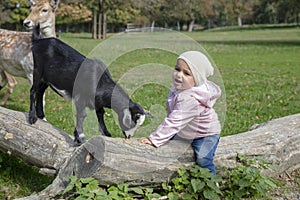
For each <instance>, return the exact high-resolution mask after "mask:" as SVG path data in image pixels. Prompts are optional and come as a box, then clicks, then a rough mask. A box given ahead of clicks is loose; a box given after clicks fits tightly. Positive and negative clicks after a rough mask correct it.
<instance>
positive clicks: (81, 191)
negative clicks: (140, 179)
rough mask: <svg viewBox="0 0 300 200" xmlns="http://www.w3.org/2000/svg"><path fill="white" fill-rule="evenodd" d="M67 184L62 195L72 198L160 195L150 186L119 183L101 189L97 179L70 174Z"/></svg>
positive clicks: (126, 199)
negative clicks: (132, 186)
mask: <svg viewBox="0 0 300 200" xmlns="http://www.w3.org/2000/svg"><path fill="white" fill-rule="evenodd" d="M67 181H70V183H69V185H68V186H67V187H66V188H65V190H64V191H63V192H62V194H61V195H62V196H64V197H67V198H68V199H74V200H81V199H82V200H83V199H89V200H101V199H105V200H133V199H134V195H138V196H142V197H144V198H145V199H148V200H150V199H152V198H157V197H160V195H159V194H157V193H153V189H152V188H146V189H141V188H138V187H134V188H129V187H128V184H119V185H113V186H110V187H108V188H107V189H103V188H101V187H99V184H98V181H97V180H96V179H94V178H91V177H89V178H80V179H79V178H77V177H75V176H70V177H69V178H67Z"/></svg>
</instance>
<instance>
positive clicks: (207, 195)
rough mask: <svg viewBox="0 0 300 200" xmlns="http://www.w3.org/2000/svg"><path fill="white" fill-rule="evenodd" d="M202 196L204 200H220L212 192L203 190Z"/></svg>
mask: <svg viewBox="0 0 300 200" xmlns="http://www.w3.org/2000/svg"><path fill="white" fill-rule="evenodd" d="M203 195H204V197H205V199H211V200H220V197H219V196H218V195H217V193H215V192H214V191H212V190H204V192H203Z"/></svg>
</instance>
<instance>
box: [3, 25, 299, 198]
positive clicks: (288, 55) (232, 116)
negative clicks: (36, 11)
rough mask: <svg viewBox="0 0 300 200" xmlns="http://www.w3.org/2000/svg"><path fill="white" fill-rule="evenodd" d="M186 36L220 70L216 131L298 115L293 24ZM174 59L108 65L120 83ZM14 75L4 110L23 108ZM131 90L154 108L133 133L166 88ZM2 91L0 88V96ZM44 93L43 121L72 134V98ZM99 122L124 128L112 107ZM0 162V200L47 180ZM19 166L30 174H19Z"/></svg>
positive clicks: (83, 38) (158, 110) (158, 116)
mask: <svg viewBox="0 0 300 200" xmlns="http://www.w3.org/2000/svg"><path fill="white" fill-rule="evenodd" d="M186 34H187V35H188V36H189V37H191V38H193V39H194V40H196V41H197V42H199V43H200V44H201V45H202V46H203V47H204V48H205V49H206V50H207V52H208V53H209V54H210V56H211V57H212V58H213V60H214V62H215V64H216V65H217V66H218V69H219V70H220V73H221V75H222V78H223V82H224V85H225V91H223V93H224V94H225V95H226V105H227V110H226V120H225V123H224V127H223V131H222V136H226V135H232V134H237V133H241V132H244V131H247V130H248V129H249V128H250V127H251V126H252V125H254V124H256V123H262V122H266V121H269V120H271V119H274V118H279V117H283V116H287V115H290V114H295V113H299V112H300V104H299V102H300V98H299V92H300V85H299V83H300V80H299V79H300V59H299V55H300V29H299V28H272V29H250V30H240V29H238V30H229V31H227V30H217V31H203V32H195V33H186ZM61 39H62V40H63V41H65V42H67V43H68V44H70V45H71V46H73V47H74V48H76V49H78V50H79V51H80V52H81V53H83V54H85V55H87V54H88V53H89V52H90V51H91V50H92V49H93V48H94V47H96V46H97V45H98V44H99V43H100V42H102V41H101V40H100V41H95V40H92V39H90V35H87V34H74V35H73V34H62V35H61ZM175 59H176V55H175V54H172V53H169V52H165V51H162V50H157V49H142V50H135V51H132V52H129V53H126V54H125V55H122V56H121V57H119V58H118V59H117V60H115V61H114V62H113V63H112V65H111V66H109V70H110V72H111V74H112V76H113V78H114V79H115V80H119V79H123V78H124V75H128V73H127V72H129V71H130V70H132V69H134V68H136V66H143V65H144V64H147V63H160V64H163V65H167V66H170V67H173V65H174V64H175ZM163 75H164V76H165V77H168V76H171V74H163ZM125 77H126V76H125ZM149 77H151V74H150V75H149ZM129 78H130V77H129ZM17 80H18V82H19V85H18V86H17V87H16V88H15V90H14V93H13V94H12V95H11V97H10V98H9V100H8V102H7V104H6V105H5V107H7V108H10V109H14V110H19V111H23V112H28V110H29V89H30V87H29V85H28V84H27V81H26V80H24V79H22V78H18V79H17ZM137 84H138V83H137ZM135 87H136V90H135V92H134V93H133V94H132V95H131V98H132V99H133V100H134V101H137V102H139V103H140V104H141V105H143V106H144V108H145V109H148V110H149V109H150V111H151V112H152V113H155V118H154V119H153V120H150V119H147V121H146V123H145V124H144V125H143V126H142V127H141V128H140V129H139V131H138V134H137V135H138V136H137V137H139V136H143V135H144V136H145V135H149V134H150V133H151V131H153V130H154V129H155V128H156V127H157V126H158V125H159V123H160V122H161V120H162V119H163V117H164V116H165V115H166V108H165V100H166V97H167V95H168V88H167V87H165V86H164V85H162V84H153V83H149V84H146V83H145V84H142V86H141V87H139V85H136V86H135ZM5 91H6V90H5V89H3V90H1V91H0V98H1V97H2V96H3V94H4V92H5ZM46 95H47V96H46V117H47V120H48V121H49V122H50V123H52V124H54V125H55V126H57V127H59V128H60V129H62V130H64V131H66V132H67V133H69V134H72V133H73V129H74V118H73V114H74V111H73V109H72V104H71V102H67V101H65V100H64V99H62V98H61V97H59V96H58V95H56V94H54V93H53V92H52V91H51V90H47V92H46ZM90 116H91V117H90ZM105 120H106V121H107V122H106V124H107V126H108V129H109V130H110V131H111V132H112V134H113V136H114V137H121V136H122V133H121V131H120V129H119V128H118V125H117V124H116V122H115V120H114V119H113V113H112V112H111V111H110V110H107V113H106V114H105ZM90 124H92V125H90ZM89 129H90V130H89ZM95 129H96V130H97V127H96V126H95V117H93V116H92V114H89V118H88V119H87V120H86V123H85V130H86V131H87V132H89V131H90V132H91V133H90V136H91V135H93V134H98V133H97V131H96V130H95ZM95 132H96V133H95ZM1 158H2V160H1ZM7 159H8V161H7ZM0 165H1V166H0V169H1V170H0V171H1V172H0V190H1V188H2V189H3V188H5V187H8V188H9V189H8V192H2V193H1V192H0V199H1V198H2V197H4V195H8V194H9V195H12V196H13V197H14V198H15V197H18V196H26V195H29V194H30V193H31V192H34V191H39V190H41V189H43V188H44V187H45V186H46V185H47V184H49V181H50V182H51V179H49V178H48V177H44V176H41V175H39V174H38V173H37V170H36V169H35V168H30V169H28V168H27V165H25V164H24V163H23V162H21V161H20V160H19V159H15V158H13V157H10V156H7V155H3V154H0ZM20 168H26V170H27V169H28V170H29V171H31V172H30V173H28V172H21V170H19V169H20ZM28 174H30V177H28ZM1 195H2V196H1Z"/></svg>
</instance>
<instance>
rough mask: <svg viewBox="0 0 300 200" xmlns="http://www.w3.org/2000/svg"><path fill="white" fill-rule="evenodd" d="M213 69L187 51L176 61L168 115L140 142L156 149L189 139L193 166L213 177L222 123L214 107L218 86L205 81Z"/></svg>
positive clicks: (196, 52)
mask: <svg viewBox="0 0 300 200" xmlns="http://www.w3.org/2000/svg"><path fill="white" fill-rule="evenodd" d="M213 72H214V68H213V66H212V64H211V62H210V61H209V59H208V58H207V57H206V56H205V55H204V54H203V53H201V52H198V51H187V52H184V53H182V54H181V55H180V56H179V57H178V58H177V63H176V65H175V69H174V71H173V74H172V80H173V86H172V88H171V89H170V92H169V96H168V99H167V103H166V104H167V108H168V116H167V117H166V118H165V119H164V121H163V123H162V124H161V125H160V126H159V127H158V128H157V129H156V131H155V132H153V133H151V135H150V136H149V137H148V138H140V139H139V142H141V143H145V144H150V145H154V146H155V147H159V146H161V145H163V144H165V143H166V142H167V141H169V140H171V139H173V138H174V137H175V136H176V137H179V138H183V139H188V140H192V147H193V149H194V152H195V157H196V163H197V164H198V165H199V166H200V167H203V168H208V169H209V170H210V171H211V172H212V173H213V174H216V169H215V166H214V162H213V159H214V154H215V151H216V148H217V145H218V143H219V138H220V132H221V124H220V122H219V120H218V116H217V113H216V112H215V110H214V108H213V106H214V104H215V102H216V100H217V99H218V98H219V97H220V96H221V90H220V88H219V86H217V85H216V84H214V83H213V82H211V81H209V80H207V77H209V76H211V75H213Z"/></svg>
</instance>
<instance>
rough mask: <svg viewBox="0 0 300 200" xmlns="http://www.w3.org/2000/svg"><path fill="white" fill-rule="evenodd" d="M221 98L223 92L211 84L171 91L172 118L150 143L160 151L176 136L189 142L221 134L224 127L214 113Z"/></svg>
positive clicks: (154, 133)
mask: <svg viewBox="0 0 300 200" xmlns="http://www.w3.org/2000/svg"><path fill="white" fill-rule="evenodd" d="M220 96H221V89H220V88H219V86H217V85H216V84H214V83H213V82H211V81H207V82H206V83H205V84H203V85H201V86H198V87H192V88H190V89H187V90H182V91H178V90H176V89H175V88H171V90H170V93H169V96H168V100H167V107H168V116H167V117H166V118H165V119H164V121H163V123H162V124H161V125H160V126H159V127H158V128H157V129H156V131H155V132H153V133H151V135H150V136H149V139H150V140H151V142H152V143H153V145H154V146H156V147H159V146H161V145H163V144H164V143H166V142H167V141H168V140H170V139H171V138H172V137H173V136H174V135H176V134H177V135H178V136H180V137H181V138H185V139H195V138H201V137H205V136H208V135H215V134H220V132H221V124H220V122H219V119H218V115H217V113H216V112H215V110H214V109H213V106H214V104H215V103H216V101H217V99H218V98H219V97H220Z"/></svg>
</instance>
